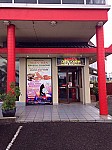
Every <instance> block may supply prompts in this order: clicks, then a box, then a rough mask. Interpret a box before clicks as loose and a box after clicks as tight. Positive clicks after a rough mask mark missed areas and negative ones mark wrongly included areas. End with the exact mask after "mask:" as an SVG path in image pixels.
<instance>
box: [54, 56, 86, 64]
mask: <svg viewBox="0 0 112 150" xmlns="http://www.w3.org/2000/svg"><path fill="white" fill-rule="evenodd" d="M83 65H85V58H76V57H67V58H57V66H83Z"/></svg>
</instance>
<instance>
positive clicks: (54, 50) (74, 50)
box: [0, 48, 96, 54]
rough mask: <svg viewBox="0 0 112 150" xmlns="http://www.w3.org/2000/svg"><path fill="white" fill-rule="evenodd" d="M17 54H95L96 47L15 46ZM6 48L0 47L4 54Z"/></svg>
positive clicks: (0, 51)
mask: <svg viewBox="0 0 112 150" xmlns="http://www.w3.org/2000/svg"><path fill="white" fill-rule="evenodd" d="M15 51H16V53H17V54H65V53H66V54H95V53H96V48H15ZM6 53H7V48H0V54H6Z"/></svg>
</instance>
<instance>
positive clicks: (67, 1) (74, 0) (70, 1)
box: [63, 0, 84, 4]
mask: <svg viewBox="0 0 112 150" xmlns="http://www.w3.org/2000/svg"><path fill="white" fill-rule="evenodd" d="M63 4H84V0H63Z"/></svg>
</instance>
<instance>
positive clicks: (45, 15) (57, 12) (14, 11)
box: [0, 8, 108, 21]
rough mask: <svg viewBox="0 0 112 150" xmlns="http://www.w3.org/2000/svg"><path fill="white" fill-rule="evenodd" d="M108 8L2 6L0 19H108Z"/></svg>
mask: <svg viewBox="0 0 112 150" xmlns="http://www.w3.org/2000/svg"><path fill="white" fill-rule="evenodd" d="M107 11H108V10H107V9H100V10H98V9H37V8H36V9H34V8H33V9H32V8H0V20H41V21H43V20H50V21H51V20H61V21H62V20H63V21H68V20H72V21H73V20H76V21H83V20H84V21H88V20H89V21H96V20H98V21H100V20H101V21H107V20H108V17H107Z"/></svg>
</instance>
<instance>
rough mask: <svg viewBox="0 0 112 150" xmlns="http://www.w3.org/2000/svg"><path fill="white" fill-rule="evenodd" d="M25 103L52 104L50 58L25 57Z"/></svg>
mask: <svg viewBox="0 0 112 150" xmlns="http://www.w3.org/2000/svg"><path fill="white" fill-rule="evenodd" d="M26 103H27V104H52V89H51V59H27V101H26Z"/></svg>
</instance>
